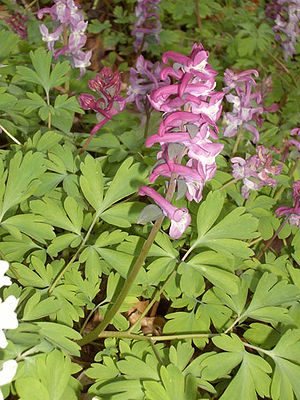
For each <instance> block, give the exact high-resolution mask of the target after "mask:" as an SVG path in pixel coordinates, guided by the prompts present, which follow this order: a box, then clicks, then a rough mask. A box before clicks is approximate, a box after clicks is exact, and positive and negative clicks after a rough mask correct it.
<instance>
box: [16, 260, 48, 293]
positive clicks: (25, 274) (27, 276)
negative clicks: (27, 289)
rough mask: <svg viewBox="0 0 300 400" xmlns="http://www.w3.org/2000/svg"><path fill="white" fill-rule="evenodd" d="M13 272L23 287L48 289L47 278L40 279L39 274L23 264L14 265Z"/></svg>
mask: <svg viewBox="0 0 300 400" xmlns="http://www.w3.org/2000/svg"><path fill="white" fill-rule="evenodd" d="M12 272H13V273H14V275H15V276H16V278H17V279H18V281H19V282H20V283H21V285H23V286H33V287H36V288H46V287H48V286H49V281H48V279H47V278H46V279H45V277H40V276H39V275H38V274H37V273H35V272H34V271H32V270H31V269H30V268H28V267H26V266H25V265H23V264H19V263H13V264H12Z"/></svg>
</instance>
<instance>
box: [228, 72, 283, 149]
mask: <svg viewBox="0 0 300 400" xmlns="http://www.w3.org/2000/svg"><path fill="white" fill-rule="evenodd" d="M252 74H253V75H254V76H255V77H256V78H257V77H258V72H257V71H256V70H255V69H249V70H247V71H243V72H240V73H235V72H233V71H232V70H230V69H226V71H225V74H224V82H225V84H226V85H227V86H226V87H225V88H224V89H223V91H224V93H226V100H227V101H228V102H229V103H232V104H233V109H232V112H227V113H225V117H224V122H225V124H226V127H225V128H224V131H223V134H224V136H226V137H232V136H235V135H236V134H237V132H238V130H239V129H242V128H244V129H246V130H248V131H249V132H251V133H252V134H253V136H254V139H253V142H254V143H256V142H257V141H258V139H259V132H258V130H257V128H256V125H258V126H259V127H261V125H262V120H261V118H260V117H259V116H260V115H261V114H262V113H264V112H266V111H272V112H273V111H276V110H277V108H278V106H277V104H275V103H274V104H272V105H271V106H270V107H264V105H263V103H264V98H265V96H266V92H268V91H270V90H271V89H270V88H269V87H268V88H267V89H266V88H265V86H266V85H265V86H264V87H263V88H262V89H261V90H258V91H256V92H252V88H253V87H254V86H256V82H255V80H254V78H253V77H252ZM267 85H268V86H269V85H270V82H268V83H267ZM232 89H234V90H235V94H232V93H229V92H230V91H231V90H232Z"/></svg>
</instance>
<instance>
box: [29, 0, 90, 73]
mask: <svg viewBox="0 0 300 400" xmlns="http://www.w3.org/2000/svg"><path fill="white" fill-rule="evenodd" d="M78 7H80V6H79V5H78V4H77V3H75V2H74V1H73V0H54V5H53V6H52V7H51V8H42V9H41V10H39V12H38V13H37V17H38V18H39V19H41V18H43V15H44V14H46V13H49V14H50V16H51V17H52V19H53V20H54V21H58V22H59V23H60V25H59V26H58V27H57V28H56V29H55V31H54V32H52V33H49V31H48V28H47V27H46V25H44V24H41V25H40V32H41V34H42V39H43V41H45V42H47V46H48V49H49V51H51V52H52V53H53V55H54V58H55V60H57V58H58V57H59V56H60V55H62V54H64V55H67V56H70V57H71V63H72V65H74V67H75V68H80V78H81V77H82V75H84V73H85V71H86V67H88V66H89V65H90V58H91V56H92V51H91V50H90V51H88V52H86V53H85V52H84V51H83V50H81V49H82V47H83V46H84V45H85V43H86V40H87V36H86V35H85V31H86V28H87V25H88V23H87V22H84V20H83V15H82V13H81V12H80V11H79V10H78ZM67 28H69V30H70V34H69V37H67ZM66 39H67V40H66ZM58 40H61V41H62V43H63V47H62V48H60V49H54V44H55V43H56V42H57V41H58Z"/></svg>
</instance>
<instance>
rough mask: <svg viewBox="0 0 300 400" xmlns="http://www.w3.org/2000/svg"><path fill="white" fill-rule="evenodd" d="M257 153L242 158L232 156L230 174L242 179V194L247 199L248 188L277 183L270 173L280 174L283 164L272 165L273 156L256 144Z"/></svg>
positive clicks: (254, 188) (253, 188)
mask: <svg viewBox="0 0 300 400" xmlns="http://www.w3.org/2000/svg"><path fill="white" fill-rule="evenodd" d="M256 151H257V154H255V155H253V156H251V157H249V158H248V159H247V160H244V159H243V158H241V157H233V158H232V159H231V162H232V164H233V165H232V169H233V172H232V176H233V177H234V178H235V179H242V180H243V187H242V195H243V196H244V197H245V198H246V199H249V192H250V190H257V189H259V188H261V187H263V186H272V187H275V186H276V185H277V180H276V179H274V178H272V177H271V176H270V175H280V173H281V170H282V168H283V165H282V164H280V165H277V166H276V165H272V164H273V157H272V155H271V154H269V153H268V151H267V149H266V148H265V147H264V146H257V150H256Z"/></svg>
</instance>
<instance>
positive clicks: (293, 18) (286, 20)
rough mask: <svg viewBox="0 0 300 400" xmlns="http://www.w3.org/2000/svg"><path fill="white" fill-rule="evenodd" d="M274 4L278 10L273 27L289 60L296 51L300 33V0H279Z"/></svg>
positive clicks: (285, 56)
mask: <svg viewBox="0 0 300 400" xmlns="http://www.w3.org/2000/svg"><path fill="white" fill-rule="evenodd" d="M274 6H275V9H276V11H277V13H276V17H275V26H274V27H273V30H274V32H276V35H275V39H276V40H278V41H279V40H281V46H282V48H283V50H284V58H285V60H287V59H288V57H289V56H292V55H293V54H295V53H296V50H295V44H296V42H297V37H298V36H299V33H300V29H299V19H300V2H299V0H289V1H286V0H277V2H275V4H274ZM280 33H282V34H283V35H281V34H280Z"/></svg>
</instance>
